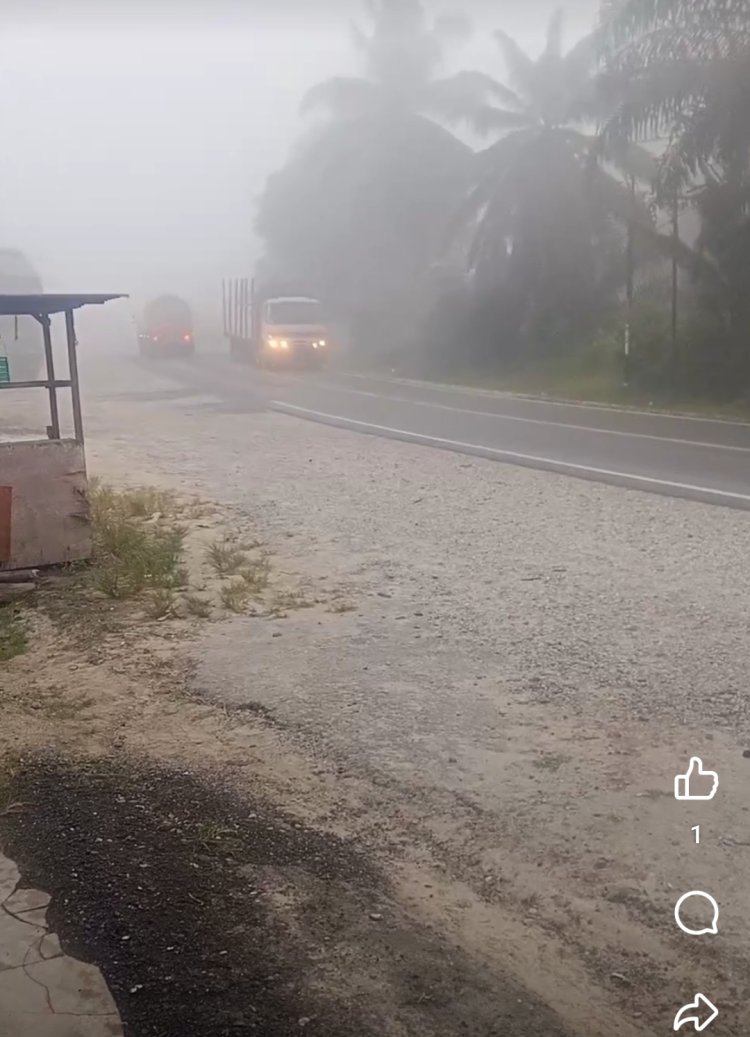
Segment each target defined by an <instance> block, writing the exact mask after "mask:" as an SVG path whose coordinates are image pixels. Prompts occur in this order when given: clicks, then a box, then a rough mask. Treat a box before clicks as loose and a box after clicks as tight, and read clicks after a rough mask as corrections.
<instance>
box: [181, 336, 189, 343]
mask: <svg viewBox="0 0 750 1037" xmlns="http://www.w3.org/2000/svg"><path fill="white" fill-rule="evenodd" d="M190 338H191V336H190V335H183V336H182V341H183V342H189V341H190Z"/></svg>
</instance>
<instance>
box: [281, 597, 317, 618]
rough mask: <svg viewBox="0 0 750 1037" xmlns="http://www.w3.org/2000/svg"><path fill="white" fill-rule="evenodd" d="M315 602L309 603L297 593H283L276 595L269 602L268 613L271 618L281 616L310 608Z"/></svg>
mask: <svg viewBox="0 0 750 1037" xmlns="http://www.w3.org/2000/svg"><path fill="white" fill-rule="evenodd" d="M314 604H315V602H313V601H309V600H308V599H307V598H306V597H305V596H304V594H300V593H299V591H284V592H282V593H280V594H277V595H276V596H275V597H274V599H273V601H272V602H271V606H270V612H271V615H272V616H282V615H285V614H286V613H287V612H293V611H294V610H295V609H309V608H312V607H313V605H314Z"/></svg>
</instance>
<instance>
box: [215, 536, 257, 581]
mask: <svg viewBox="0 0 750 1037" xmlns="http://www.w3.org/2000/svg"><path fill="white" fill-rule="evenodd" d="M206 558H207V560H208V564H209V565H210V566H211V568H212V569H213V570H214V571H215V572H216V573H218V575H219V576H234V575H235V574H236V573H238V572H239V571H240V569H241V568H242V567H243V565H245V564H246V563H247V558H246V557H245V552H244V551H243V550H242V548H241V547H238V546H237V545H236V544H233V543H231V542H230V541H228V540H226V539H224V540H215V541H214V543H213V544H211V545H210V546H209V548H208V551H207V552H206Z"/></svg>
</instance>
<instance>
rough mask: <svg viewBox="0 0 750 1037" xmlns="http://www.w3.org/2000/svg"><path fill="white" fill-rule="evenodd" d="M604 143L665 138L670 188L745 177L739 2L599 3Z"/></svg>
mask: <svg viewBox="0 0 750 1037" xmlns="http://www.w3.org/2000/svg"><path fill="white" fill-rule="evenodd" d="M598 36H599V40H600V46H601V50H602V52H603V55H604V57H605V60H606V65H607V74H606V76H605V77H604V78H603V80H602V82H603V85H604V87H605V88H606V89H607V90H608V93H609V96H610V99H611V100H612V101H613V102H614V105H615V110H614V113H613V114H612V116H611V117H610V118H609V119H608V120H607V123H606V124H605V127H604V134H605V136H606V137H607V138H608V139H609V140H610V141H613V142H622V141H624V140H633V139H644V138H647V137H654V138H659V137H661V138H667V139H668V140H669V147H668V148H667V150H666V152H665V156H664V160H663V167H664V169H665V171H666V172H668V178H669V181H670V184H671V185H673V184H674V181H675V176H676V175H677V174H678V173H679V175H680V177H681V179H682V181H683V183H688V182H689V181H690V180H691V179H692V178H694V177H695V176H697V175H706V176H708V177H713V176H715V173H716V165H717V164H718V166H719V167H721V168H722V170H723V171H725V172H726V173H727V174H728V175H730V176H735V177H736V176H737V174H738V173H740V174H741V175H744V172H745V171H746V170H747V166H748V155H749V154H750V6H748V3H747V0H608V2H607V3H606V4H605V6H604V8H603V11H602V22H601V27H600V29H599V33H598Z"/></svg>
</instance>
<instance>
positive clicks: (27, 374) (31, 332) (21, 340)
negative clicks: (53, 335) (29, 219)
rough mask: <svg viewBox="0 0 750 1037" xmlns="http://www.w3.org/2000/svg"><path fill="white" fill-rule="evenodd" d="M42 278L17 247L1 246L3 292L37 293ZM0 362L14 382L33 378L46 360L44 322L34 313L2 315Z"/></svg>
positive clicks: (40, 287)
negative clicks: (0, 360) (29, 314)
mask: <svg viewBox="0 0 750 1037" xmlns="http://www.w3.org/2000/svg"><path fill="white" fill-rule="evenodd" d="M43 291H44V288H43V286H42V281H41V278H40V277H39V275H38V274H37V272H36V270H35V269H34V267H33V266H32V265H31V263H30V262H29V261H28V259H27V258H26V257H25V256H24V254H23V253H22V252H19V251H18V250H17V249H11V248H4V249H0V294H2V295H37V294H39V293H40V292H43ZM0 357H3V358H5V359H6V360H7V364H6V363H2V364H0V367H2V371H3V375H7V377H8V378H9V379H10V381H13V382H33V381H35V380H36V379H37V378H39V376H40V374H41V371H42V366H43V363H44V339H43V337H42V328H41V325H40V324H39V323H38V321H36V320H35V319H34V318H33V317H0Z"/></svg>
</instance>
